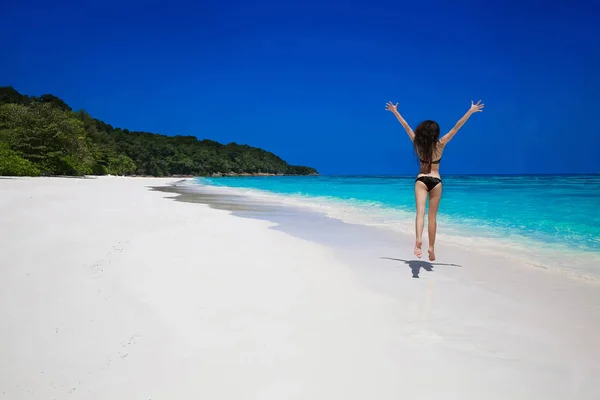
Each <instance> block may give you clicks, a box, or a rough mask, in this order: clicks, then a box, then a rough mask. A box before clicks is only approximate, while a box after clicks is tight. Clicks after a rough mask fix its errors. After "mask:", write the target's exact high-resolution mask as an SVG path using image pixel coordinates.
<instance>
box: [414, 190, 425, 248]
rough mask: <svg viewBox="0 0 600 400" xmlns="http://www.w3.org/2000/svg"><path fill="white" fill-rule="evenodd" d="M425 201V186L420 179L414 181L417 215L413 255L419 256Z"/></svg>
mask: <svg viewBox="0 0 600 400" xmlns="http://www.w3.org/2000/svg"><path fill="white" fill-rule="evenodd" d="M426 201H427V186H425V184H424V183H423V182H421V181H417V182H415V202H416V204H417V217H416V218H415V233H416V241H415V256H417V257H419V258H421V255H422V252H421V244H422V243H423V242H422V239H421V238H422V237H423V227H424V225H425V203H426Z"/></svg>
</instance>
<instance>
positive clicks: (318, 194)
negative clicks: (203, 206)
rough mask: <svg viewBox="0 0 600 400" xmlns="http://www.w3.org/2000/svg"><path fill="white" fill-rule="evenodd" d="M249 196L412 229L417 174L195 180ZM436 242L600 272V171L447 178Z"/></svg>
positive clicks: (578, 270) (352, 219)
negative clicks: (577, 173) (592, 173)
mask: <svg viewBox="0 0 600 400" xmlns="http://www.w3.org/2000/svg"><path fill="white" fill-rule="evenodd" d="M195 183H196V184H198V185H209V186H212V187H221V188H223V187H227V188H233V189H236V191H237V192H241V193H244V194H246V195H249V196H262V197H264V198H265V199H266V198H268V199H270V200H271V201H278V202H283V203H288V204H294V205H302V206H307V207H312V208H316V209H320V210H322V211H324V212H326V213H327V214H328V215H330V216H332V217H335V218H340V219H342V220H345V221H347V222H351V223H361V224H366V225H377V226H380V227H384V228H389V229H393V230H397V231H402V232H408V233H411V234H412V232H413V229H414V228H413V227H414V209H415V205H414V177H408V176H303V177H288V176H285V177H223V178H197V179H196V180H195ZM443 185H444V186H443V195H442V202H441V205H440V211H439V216H438V230H439V238H438V242H443V241H447V242H451V243H453V244H456V245H461V246H465V247H467V248H470V249H475V250H477V251H490V252H500V253H502V254H505V255H509V256H510V257H513V258H518V259H520V260H521V261H523V262H526V263H529V264H532V265H535V266H539V267H559V268H562V269H563V270H565V271H570V272H574V273H576V274H583V275H590V276H598V277H600V175H579V176H539V175H538V176H444V177H443Z"/></svg>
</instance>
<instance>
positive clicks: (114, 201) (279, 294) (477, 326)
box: [0, 178, 600, 400]
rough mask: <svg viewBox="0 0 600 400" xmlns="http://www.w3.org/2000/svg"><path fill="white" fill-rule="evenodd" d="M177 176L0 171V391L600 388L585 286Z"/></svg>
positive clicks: (201, 395) (345, 393) (595, 330)
mask: <svg viewBox="0 0 600 400" xmlns="http://www.w3.org/2000/svg"><path fill="white" fill-rule="evenodd" d="M172 181H173V179H150V178H98V179H74V178H62V179H61V178H26V179H0V226H1V229H0V246H1V247H0V254H1V256H0V321H1V324H0V346H1V347H0V348H1V351H0V398H2V399H9V400H21V399H86V400H93V399H110V400H119V399H127V400H131V399H144V400H147V399H152V400H157V399H178V400H183V399H207V400H209V399H210V400H220V399H236V400H237V399H245V400H246V399H248V400H249V399H260V400H267V399H269V400H270V399H273V400H283V399H286V400H287V399H310V400H316V399H324V400H335V399H340V400H342V399H343V400H350V399H361V400H365V399H377V400H383V399H385V400H392V399H393V400H398V399H415V400H416V399H418V400H425V399H440V400H442V399H443V400H452V399H457V400H458V399H461V400H465V399H477V400H482V399H486V400H490V399H510V400H517V399H527V400H532V399H543V400H549V399H561V400H565V399H577V400H587V399H589V400H594V399H596V400H597V399H600V381H599V380H598V377H599V376H600V341H599V340H598V335H599V333H600V287H599V286H597V285H594V284H590V283H586V282H582V281H581V282H580V281H577V280H573V279H569V278H566V277H563V276H561V275H560V274H555V273H553V272H551V271H544V270H542V269H537V268H531V267H527V266H523V265H518V264H515V263H514V262H512V263H511V262H508V261H507V260H505V259H502V258H500V257H488V256H486V255H485V254H484V253H481V252H476V251H473V252H468V251H465V249H462V248H453V247H451V246H444V244H443V243H441V244H440V245H439V246H438V248H437V251H438V260H437V261H436V262H439V263H440V265H434V267H433V271H426V270H421V271H419V270H420V267H421V266H426V264H419V263H415V262H414V256H413V255H412V242H411V240H410V236H409V235H407V236H406V237H404V236H403V237H398V239H397V242H394V243H388V242H386V243H381V245H378V246H376V247H370V248H369V249H368V250H364V251H363V250H357V249H356V248H354V249H351V248H350V247H354V246H350V245H349V249H348V252H347V253H346V254H344V252H341V251H340V247H339V246H338V247H336V248H333V247H331V246H328V245H326V244H323V243H318V241H313V240H307V239H306V238H300V237H297V236H294V235H292V234H289V233H287V232H285V231H282V230H278V229H272V228H275V226H274V224H273V223H271V222H267V221H263V220H257V219H249V218H240V217H236V216H234V215H231V214H230V213H229V212H228V211H225V210H217V209H213V208H210V207H209V206H207V205H204V204H192V203H185V202H178V201H174V200H172V199H168V198H166V197H170V196H173V195H170V194H166V193H163V192H159V191H151V190H150V189H149V187H150V186H156V185H162V184H167V183H169V182H172ZM323 229H326V227H324V228H323ZM341 240H342V241H343V240H344V238H341ZM386 257H387V258H386ZM398 260H405V261H406V262H405V261H398ZM407 262H408V264H407ZM409 264H410V265H409ZM443 264H457V265H460V267H454V266H449V265H443ZM409 267H412V269H413V271H414V270H415V269H416V272H417V273H419V275H420V279H413V277H412V272H411V268H409Z"/></svg>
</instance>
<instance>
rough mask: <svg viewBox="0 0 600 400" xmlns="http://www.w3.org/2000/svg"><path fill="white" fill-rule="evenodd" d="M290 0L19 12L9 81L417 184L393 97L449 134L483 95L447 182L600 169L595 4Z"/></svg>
mask: <svg viewBox="0 0 600 400" xmlns="http://www.w3.org/2000/svg"><path fill="white" fill-rule="evenodd" d="M282 3H284V2H252V1H245V2H238V1H237V0H233V1H227V2H219V1H204V0H201V1H196V2H181V1H172V2H167V1H145V2H140V1H137V0H136V1H129V2H127V1H120V2H116V1H113V0H107V1H102V2H87V3H86V2H83V3H72V2H71V3H70V4H68V3H67V2H63V1H53V2H41V1H21V2H10V4H4V3H3V5H2V6H0V8H1V12H0V45H1V46H2V49H3V60H2V62H0V85H11V86H14V87H15V88H16V89H17V90H19V91H20V92H22V93H26V94H30V95H39V94H43V93H52V94H54V95H57V96H59V97H61V98H62V99H64V100H65V101H66V102H67V103H68V104H69V105H71V106H72V107H73V108H75V109H81V108H84V109H85V110H87V111H88V112H89V113H90V114H92V115H93V116H95V117H97V118H100V119H102V120H104V121H106V122H108V123H110V124H112V125H113V126H119V127H122V128H128V129H130V130H144V131H149V132H156V133H163V134H168V135H174V134H185V135H195V136H198V137H200V138H210V139H213V140H217V141H220V142H223V143H228V142H237V143H247V144H250V145H254V146H259V147H262V148H265V149H267V150H270V151H273V152H274V153H276V154H278V155H280V156H281V157H283V158H284V159H285V160H286V161H288V162H291V163H294V164H304V165H311V166H314V167H316V168H317V169H318V170H319V171H320V172H322V173H325V174H354V173H400V174H414V173H416V172H417V171H416V170H417V164H416V161H415V158H414V155H413V153H412V148H411V143H410V141H409V140H408V138H407V136H406V134H405V133H404V131H403V130H402V127H401V126H400V124H398V123H397V122H396V120H395V118H394V117H393V115H392V114H390V113H388V112H386V111H385V110H384V107H385V103H386V101H388V100H391V101H394V102H396V101H397V102H399V106H398V107H399V110H400V112H401V113H402V114H403V115H404V116H405V118H406V119H407V120H408V121H409V123H410V124H411V125H413V126H416V125H417V123H418V122H420V121H421V120H423V119H435V120H437V121H438V122H439V123H440V125H441V127H442V130H448V129H450V128H451V127H452V125H453V124H454V123H455V122H456V120H458V119H459V118H460V117H461V116H462V114H463V113H464V112H465V111H466V110H467V109H468V107H469V105H470V101H471V100H475V101H477V100H479V99H482V100H483V101H484V103H485V104H486V108H485V111H484V112H483V113H479V114H476V115H474V116H473V117H472V119H471V120H470V121H469V122H467V124H466V125H465V126H464V128H463V130H461V132H460V133H459V134H458V135H457V137H456V139H455V140H454V141H453V142H452V143H451V145H450V146H449V147H448V148H447V151H446V154H445V155H444V160H443V162H442V170H441V172H442V173H445V174H450V173H556V172H561V173H578V172H600V158H598V157H597V152H598V148H600V128H599V122H598V120H597V119H596V118H595V117H596V116H597V115H598V112H597V109H598V106H599V105H600V104H599V103H600V101H599V100H598V93H600V90H599V89H600V79H599V78H598V72H597V71H600V50H599V49H600V46H599V45H598V43H600V28H597V27H595V26H598V24H597V21H596V20H595V19H594V18H593V15H597V14H598V12H599V11H600V6H598V5H594V4H593V3H592V2H591V1H588V2H574V3H570V5H567V2H565V1H562V2H560V3H558V2H552V1H545V2H540V1H538V2H533V1H530V0H524V1H513V0H510V1H503V2H496V4H492V3H490V2H483V1H482V2H473V1H468V2H466V1H464V2H463V1H459V2H452V3H453V4H448V3H450V2H442V1H437V2H430V1H423V2H417V1H411V2H402V1H400V2H379V3H378V4H377V3H373V2H367V1H362V2H357V1H347V2H344V3H342V2H335V3H333V2H327V1H313V0H310V1H303V2H293V4H282ZM290 3H291V2H290Z"/></svg>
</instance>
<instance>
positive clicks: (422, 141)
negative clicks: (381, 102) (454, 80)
mask: <svg viewBox="0 0 600 400" xmlns="http://www.w3.org/2000/svg"><path fill="white" fill-rule="evenodd" d="M397 107H398V103H396V104H392V103H391V102H388V103H387V104H386V107H385V108H386V110H388V111H391V112H392V113H394V115H395V116H396V118H398V121H400V123H401V124H402V126H403V127H404V129H405V130H406V133H408V136H409V137H410V140H412V142H413V146H414V148H415V154H416V155H417V157H418V159H419V162H420V171H419V174H418V175H417V179H416V180H415V200H416V203H417V217H416V219H415V230H416V243H415V255H416V256H417V257H419V258H421V255H422V252H421V244H422V241H421V237H422V235H423V226H424V225H425V203H426V201H427V194H429V215H428V217H427V221H428V225H429V226H428V231H429V249H428V253H429V260H431V261H433V260H435V250H434V245H435V233H436V228H437V224H436V216H437V210H438V206H439V204H440V199H441V197H442V179H441V177H440V161H441V160H442V153H443V152H444V148H445V147H446V145H447V144H448V142H449V141H450V140H452V138H453V137H454V135H456V132H458V130H459V129H460V128H461V127H462V126H463V124H464V123H465V122H467V120H468V119H469V117H470V116H471V115H473V114H474V113H476V112H481V111H483V104H481V100H479V101H478V102H477V104H474V103H473V102H472V101H471V108H470V109H469V111H467V113H466V114H465V115H464V116H463V117H462V118H461V119H460V120H458V122H457V123H456V125H454V128H452V129H451V130H450V132H448V133H446V134H445V135H444V136H442V138H441V139H440V138H439V137H440V126H439V125H438V124H437V122H435V121H423V122H421V123H420V124H419V126H417V129H416V131H415V132H413V130H412V129H411V127H410V126H409V125H408V123H407V122H406V121H405V120H404V118H402V116H401V115H400V113H399V112H398V109H397Z"/></svg>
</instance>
